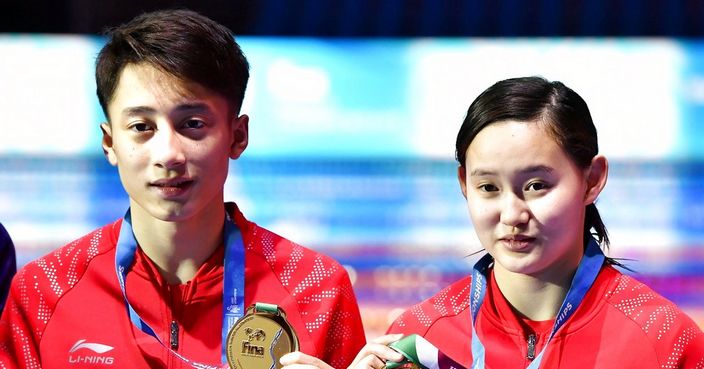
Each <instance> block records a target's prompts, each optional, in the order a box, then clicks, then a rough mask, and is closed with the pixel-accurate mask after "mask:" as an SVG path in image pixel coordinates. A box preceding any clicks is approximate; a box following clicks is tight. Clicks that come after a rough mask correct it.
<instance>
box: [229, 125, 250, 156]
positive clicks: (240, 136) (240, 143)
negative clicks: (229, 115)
mask: <svg viewBox="0 0 704 369" xmlns="http://www.w3.org/2000/svg"><path fill="white" fill-rule="evenodd" d="M231 125H232V143H231V144H230V159H237V158H239V157H240V155H242V153H243V152H244V149H246V148H247V144H248V143H249V117H248V116H247V115H246V114H242V115H240V116H238V117H235V118H233V119H232V122H231Z"/></svg>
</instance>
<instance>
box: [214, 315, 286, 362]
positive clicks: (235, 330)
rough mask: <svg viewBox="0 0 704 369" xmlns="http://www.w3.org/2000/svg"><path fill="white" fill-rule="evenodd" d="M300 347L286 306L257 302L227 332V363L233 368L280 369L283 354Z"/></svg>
mask: <svg viewBox="0 0 704 369" xmlns="http://www.w3.org/2000/svg"><path fill="white" fill-rule="evenodd" d="M297 350H298V337H297V336H296V332H295V331H294V330H293V327H291V324H289V322H288V321H287V320H286V314H285V313H284V311H283V309H281V308H280V307H278V306H276V305H272V304H263V303H256V304H254V305H251V306H250V307H248V308H247V313H246V314H245V316H244V317H242V319H240V320H239V321H238V322H237V323H236V324H235V325H234V326H233V327H232V329H230V332H229V333H228V334H227V348H226V351H225V353H226V355H227V363H228V364H229V365H230V368H232V369H280V368H281V364H280V363H279V359H280V358H281V356H283V355H285V354H287V353H289V352H293V351H297Z"/></svg>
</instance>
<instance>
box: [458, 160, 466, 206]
mask: <svg viewBox="0 0 704 369" xmlns="http://www.w3.org/2000/svg"><path fill="white" fill-rule="evenodd" d="M457 180H458V181H459V182H460V189H461V190H462V196H464V198H465V199H466V198H467V168H465V167H464V166H463V165H460V166H458V167H457Z"/></svg>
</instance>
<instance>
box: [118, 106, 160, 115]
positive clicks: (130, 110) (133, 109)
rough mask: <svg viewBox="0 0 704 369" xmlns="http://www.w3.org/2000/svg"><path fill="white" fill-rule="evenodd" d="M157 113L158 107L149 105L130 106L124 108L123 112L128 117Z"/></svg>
mask: <svg viewBox="0 0 704 369" xmlns="http://www.w3.org/2000/svg"><path fill="white" fill-rule="evenodd" d="M154 113H156V109H154V108H150V107H148V106H130V107H127V108H124V109H122V114H123V115H126V116H128V117H131V116H135V115H151V114H154Z"/></svg>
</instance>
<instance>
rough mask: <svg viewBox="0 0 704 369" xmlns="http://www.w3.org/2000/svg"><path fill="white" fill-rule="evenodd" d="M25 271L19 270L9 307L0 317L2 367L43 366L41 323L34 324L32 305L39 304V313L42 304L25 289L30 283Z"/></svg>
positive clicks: (12, 286)
mask: <svg viewBox="0 0 704 369" xmlns="http://www.w3.org/2000/svg"><path fill="white" fill-rule="evenodd" d="M24 276H25V273H20V274H18V275H17V276H16V277H15V279H14V280H13V281H12V285H11V287H10V294H9V296H8V299H7V304H6V305H5V310H4V311H3V313H2V318H0V368H21V369H30V368H32V369H34V368H37V369H39V368H41V361H40V358H39V334H40V333H39V332H40V331H41V329H40V328H39V327H34V326H33V323H32V322H36V321H39V319H38V318H37V319H32V318H31V316H32V315H31V312H30V309H31V307H32V306H34V307H36V308H37V309H36V310H37V311H36V312H35V313H34V315H37V316H39V314H40V311H39V307H41V306H42V305H41V304H33V303H36V302H37V301H30V299H29V298H27V296H26V294H25V297H26V298H25V299H22V290H26V289H27V288H28V287H29V286H28V285H27V283H26V280H25V278H24Z"/></svg>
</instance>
